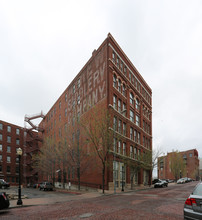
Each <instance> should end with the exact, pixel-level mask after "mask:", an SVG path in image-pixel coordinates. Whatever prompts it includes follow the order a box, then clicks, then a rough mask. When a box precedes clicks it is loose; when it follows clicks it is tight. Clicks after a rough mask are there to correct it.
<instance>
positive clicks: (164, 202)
mask: <svg viewBox="0 0 202 220" xmlns="http://www.w3.org/2000/svg"><path fill="white" fill-rule="evenodd" d="M196 184H197V182H192V183H187V184H183V185H170V186H169V187H168V188H162V189H154V188H151V189H147V190H142V191H136V192H128V193H120V194H116V195H113V194H112V195H104V196H98V197H96V198H87V197H86V198H85V196H84V195H82V196H81V195H77V196H75V198H77V199H76V200H71V201H66V202H63V203H55V204H44V205H40V206H29V207H21V208H13V209H10V210H9V211H8V212H6V213H2V214H1V215H0V218H1V219H8V220H10V219H16V220H21V219H29V220H32V219H34V220H35V219H60V220H67V219H68V220H71V219H72V220H79V219H90V220H102V219H103V220H112V219H117V220H119V219H124V220H126V219H131V220H132V219H135V220H139V219H141V220H144V219H149V220H150V219H153V220H161V219H162V220H168V219H169V220H182V219H183V206H184V202H185V199H186V197H187V196H188V195H189V193H190V192H191V191H192V190H193V188H194V186H195V185H196ZM86 195H87V194H86ZM79 198H80V199H79Z"/></svg>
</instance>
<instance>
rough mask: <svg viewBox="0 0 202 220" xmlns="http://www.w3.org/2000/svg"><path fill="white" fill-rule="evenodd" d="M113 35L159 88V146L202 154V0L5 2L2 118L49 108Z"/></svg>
mask: <svg viewBox="0 0 202 220" xmlns="http://www.w3.org/2000/svg"><path fill="white" fill-rule="evenodd" d="M109 32H110V33H111V34H112V35H113V37H114V38H115V39H116V41H117V42H118V44H119V45H120V46H121V48H122V49H123V51H124V52H125V53H126V54H127V56H128V57H129V59H130V60H131V61H132V63H133V64H134V65H135V67H136V68H137V69H138V70H139V72H140V74H141V75H142V76H143V78H144V79H145V80H146V82H147V83H148V84H149V85H150V87H151V88H152V91H153V147H154V148H156V147H159V148H161V149H163V151H164V152H165V153H167V152H170V151H172V150H179V151H183V150H188V149H193V148H196V149H197V150H198V151H199V156H201V157H202V134H201V133H202V129H201V128H202V1H201V0H100V1H98V0H92V1H90V0H80V1H77V0H71V1H70V0H64V1H62V0H59V1H56V0H55V1H53V0H52V1H51V0H47V1H43V0H40V1H37V0H34V1H31V0H30V1H26V0H24V1H22V0H18V1H16V0H13V1H12V0H9V1H8V0H0V120H3V121H7V122H10V123H13V124H17V125H20V126H24V116H25V114H29V115H31V114H36V113H39V112H40V111H41V110H43V112H44V113H47V111H48V110H49V109H50V108H51V106H52V105H53V104H54V103H55V101H56V100H57V99H58V98H59V96H60V95H61V94H62V92H63V91H64V90H65V89H66V88H67V86H68V85H69V83H70V82H71V81H72V80H73V78H74V77H75V76H76V75H77V73H78V72H79V71H80V70H81V68H82V67H83V66H84V65H85V63H86V62H87V61H88V59H89V58H90V57H91V54H92V51H93V50H94V49H96V48H98V47H99V45H100V44H101V43H102V42H103V41H104V39H105V38H106V37H107V34H108V33H109Z"/></svg>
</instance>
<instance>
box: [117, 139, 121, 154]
mask: <svg viewBox="0 0 202 220" xmlns="http://www.w3.org/2000/svg"><path fill="white" fill-rule="evenodd" d="M118 153H119V154H120V153H121V141H119V143H118Z"/></svg>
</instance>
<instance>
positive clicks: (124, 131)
mask: <svg viewBox="0 0 202 220" xmlns="http://www.w3.org/2000/svg"><path fill="white" fill-rule="evenodd" d="M123 135H126V123H123Z"/></svg>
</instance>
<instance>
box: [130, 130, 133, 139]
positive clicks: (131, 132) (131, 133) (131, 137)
mask: <svg viewBox="0 0 202 220" xmlns="http://www.w3.org/2000/svg"><path fill="white" fill-rule="evenodd" d="M130 139H131V140H132V139H133V128H132V127H130Z"/></svg>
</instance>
